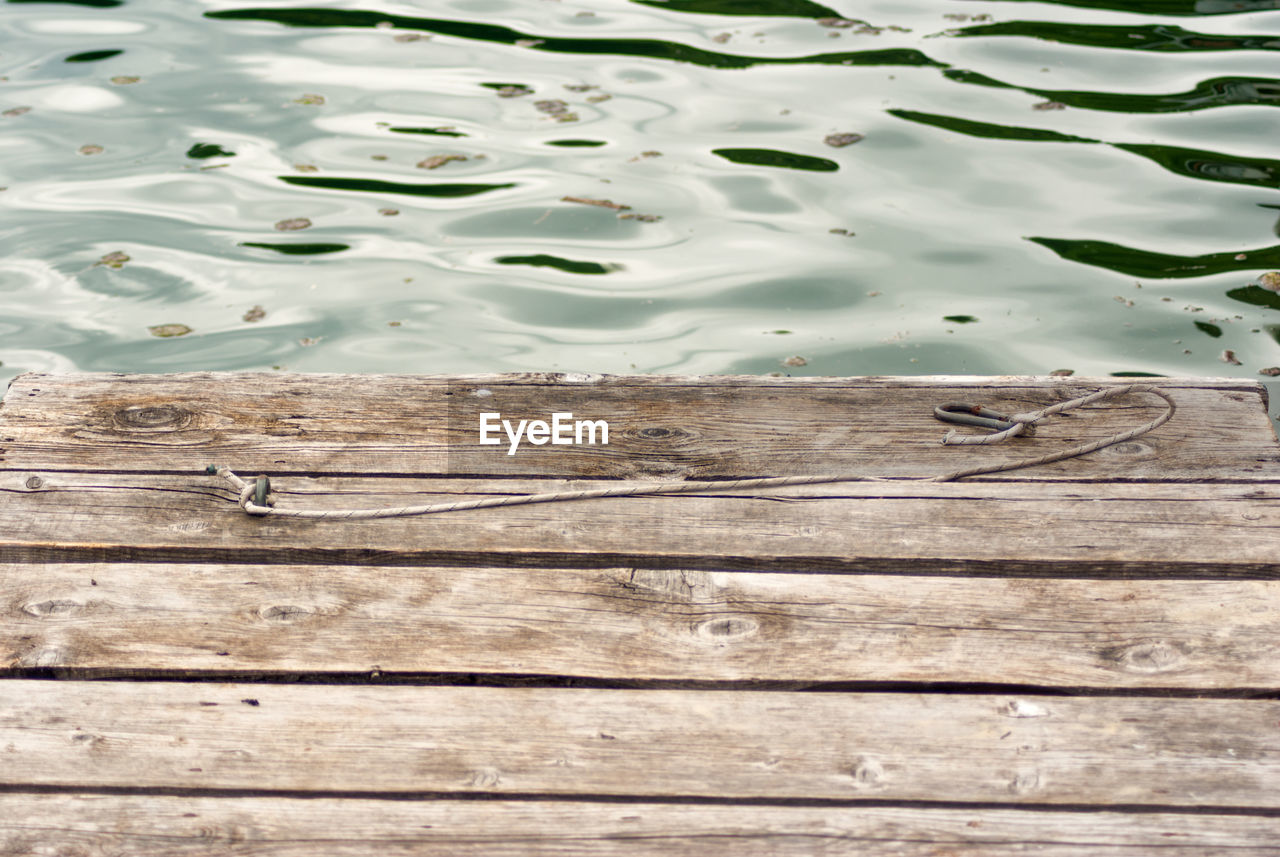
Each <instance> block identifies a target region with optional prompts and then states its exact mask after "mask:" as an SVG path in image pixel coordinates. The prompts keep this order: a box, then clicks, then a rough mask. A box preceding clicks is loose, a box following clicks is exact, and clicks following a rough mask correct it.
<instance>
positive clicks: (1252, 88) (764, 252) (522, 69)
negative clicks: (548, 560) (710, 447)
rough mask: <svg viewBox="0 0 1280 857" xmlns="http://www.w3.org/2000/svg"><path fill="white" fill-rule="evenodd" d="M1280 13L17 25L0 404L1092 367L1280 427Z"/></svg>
mask: <svg viewBox="0 0 1280 857" xmlns="http://www.w3.org/2000/svg"><path fill="white" fill-rule="evenodd" d="M1278 6H1280V0H1267V2H1249V0H1230V2H1229V0H1134V2H1128V3H1124V2H1107V1H1106V0H1066V2H1060V3H1033V2H1018V0H1004V2H981V0H954V1H953V2H947V0H932V2H910V0H908V2H898V0H893V2H887V0H886V2H853V1H852V0H847V2H841V3H833V4H831V5H829V6H825V5H822V4H820V3H810V2H805V0H665V2H663V0H632V2H623V0H612V2H587V0H581V2H575V0H519V2H517V0H443V2H427V1H426V0H419V2H402V3H395V2H383V3H376V4H375V3H353V2H333V3H318V4H315V5H311V6H306V5H300V4H296V3H287V2H266V3H262V4H261V5H256V6H250V5H246V4H244V3H235V2H220V0H214V2H203V3H198V2H173V0H119V2H115V1H114V0H79V2H26V0H8V2H6V3H2V4H0V187H3V188H4V189H3V190H0V249H2V250H3V252H0V362H2V365H0V382H7V381H8V380H9V379H11V378H12V377H13V376H14V375H16V374H18V373H20V372H25V371H45V372H50V371H52V372H60V371H73V370H83V371H123V372H173V371H185V370H240V369H246V370H247V369H252V370H270V369H273V368H275V369H282V370H290V371H299V372H406V373H464V372H505V371H518V370H560V371H586V372H612V373H633V372H655V373H698V374H716V373H747V374H766V373H771V372H780V373H785V374H790V375H869V374H887V375H908V374H995V375H1004V374H1046V373H1049V372H1051V371H1053V370H1062V369H1070V370H1073V371H1074V372H1075V373H1076V374H1077V375H1110V374H1139V373H1141V374H1155V375H1192V376H1236V377H1241V378H1252V379H1258V380H1264V381H1267V383H1268V385H1269V387H1270V388H1271V391H1272V399H1273V401H1280V385H1277V383H1276V380H1280V379H1276V380H1269V379H1268V376H1266V375H1263V374H1260V372H1262V371H1263V370H1266V369H1268V368H1270V367H1277V366H1280V291H1277V289H1280V275H1277V277H1276V278H1275V280H1273V279H1271V278H1268V277H1266V276H1264V275H1266V274H1267V273H1269V272H1271V271H1276V270H1280V238H1278V237H1277V236H1278V235H1280V224H1278V223H1277V218H1280V192H1278V191H1277V189H1278V188H1280V153H1278V152H1277V151H1276V141H1277V140H1278V139H1280V134H1278V133H1277V128H1278V125H1277V119H1278V117H1280V113H1278V112H1277V110H1276V108H1277V107H1280V76H1277V72H1276V69H1277V68H1280V65H1278V61H1280V53H1277V52H1278V51H1280V11H1276V7H1278ZM859 135H860V136H859ZM575 200H576V201H575ZM1272 410H1273V412H1274V411H1276V410H1277V406H1276V405H1274V404H1273V407H1272Z"/></svg>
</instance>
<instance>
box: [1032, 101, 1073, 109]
mask: <svg viewBox="0 0 1280 857" xmlns="http://www.w3.org/2000/svg"><path fill="white" fill-rule="evenodd" d="M1031 109H1032V110H1066V109H1067V105H1065V104H1063V103H1062V102H1061V101H1041V102H1039V103H1038V104H1032V105H1031Z"/></svg>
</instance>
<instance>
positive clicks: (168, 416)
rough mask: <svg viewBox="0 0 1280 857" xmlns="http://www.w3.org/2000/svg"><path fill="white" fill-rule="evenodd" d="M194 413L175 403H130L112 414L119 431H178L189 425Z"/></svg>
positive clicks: (113, 421)
mask: <svg viewBox="0 0 1280 857" xmlns="http://www.w3.org/2000/svg"><path fill="white" fill-rule="evenodd" d="M193 419H195V415H194V414H192V413H191V411H188V410H186V409H185V408H180V407H178V406H176V405H130V406H129V407H127V408H120V409H119V410H117V411H116V412H115V413H114V414H112V423H113V424H114V425H115V427H116V428H117V429H119V430H121V431H133V432H137V431H179V430H181V429H184V428H187V427H188V426H189V425H191V422H192V420H193Z"/></svg>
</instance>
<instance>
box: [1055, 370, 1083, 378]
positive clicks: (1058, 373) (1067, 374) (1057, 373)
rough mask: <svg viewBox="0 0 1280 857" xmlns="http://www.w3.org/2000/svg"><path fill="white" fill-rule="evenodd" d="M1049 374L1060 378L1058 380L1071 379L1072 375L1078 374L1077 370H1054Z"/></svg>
mask: <svg viewBox="0 0 1280 857" xmlns="http://www.w3.org/2000/svg"><path fill="white" fill-rule="evenodd" d="M1049 374H1050V375H1054V376H1056V377H1058V378H1069V377H1071V376H1072V375H1074V374H1076V370H1074V369H1054V370H1053V371H1052V372H1050V373H1049Z"/></svg>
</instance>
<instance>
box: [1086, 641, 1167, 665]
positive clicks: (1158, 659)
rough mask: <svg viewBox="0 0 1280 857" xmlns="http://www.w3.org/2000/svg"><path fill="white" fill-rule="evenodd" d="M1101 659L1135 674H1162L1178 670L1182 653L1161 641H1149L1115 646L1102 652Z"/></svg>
mask: <svg viewBox="0 0 1280 857" xmlns="http://www.w3.org/2000/svg"><path fill="white" fill-rule="evenodd" d="M1102 656H1103V658H1105V659H1106V660H1109V661H1112V662H1114V663H1116V664H1118V665H1119V666H1120V667H1121V668H1122V669H1125V670H1128V671H1129V672H1136V673H1162V672H1169V671H1171V670H1176V669H1179V668H1180V667H1181V666H1182V664H1183V661H1184V658H1183V655H1182V652H1180V651H1178V650H1177V649H1176V648H1174V647H1173V646H1171V645H1170V644H1168V643H1166V642H1163V641H1161V640H1149V641H1146V642H1142V643H1134V644H1133V645H1129V646H1117V647H1115V648H1112V649H1107V650H1106V651H1104V652H1102Z"/></svg>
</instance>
